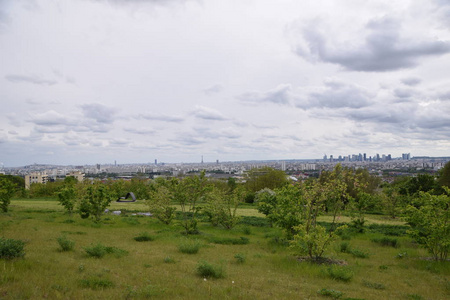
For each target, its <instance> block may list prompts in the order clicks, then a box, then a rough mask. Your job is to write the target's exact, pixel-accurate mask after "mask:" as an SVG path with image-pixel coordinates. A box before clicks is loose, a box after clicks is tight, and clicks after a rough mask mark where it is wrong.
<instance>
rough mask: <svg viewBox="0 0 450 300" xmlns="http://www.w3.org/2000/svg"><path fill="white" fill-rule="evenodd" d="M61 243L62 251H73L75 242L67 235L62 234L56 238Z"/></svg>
mask: <svg viewBox="0 0 450 300" xmlns="http://www.w3.org/2000/svg"><path fill="white" fill-rule="evenodd" d="M56 241H57V242H58V244H59V247H60V251H63V252H64V251H72V250H73V248H74V247H75V242H74V241H71V240H69V239H68V238H67V237H66V236H64V235H62V236H60V237H58V238H57V239H56Z"/></svg>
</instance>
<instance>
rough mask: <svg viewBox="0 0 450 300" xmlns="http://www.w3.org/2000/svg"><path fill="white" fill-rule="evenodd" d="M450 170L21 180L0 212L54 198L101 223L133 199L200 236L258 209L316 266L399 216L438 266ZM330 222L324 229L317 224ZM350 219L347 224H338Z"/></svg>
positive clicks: (13, 181)
mask: <svg viewBox="0 0 450 300" xmlns="http://www.w3.org/2000/svg"><path fill="white" fill-rule="evenodd" d="M449 188H450V163H447V164H446V165H445V167H444V168H443V169H442V170H441V172H440V173H439V174H438V175H437V176H433V175H429V174H419V175H417V176H416V177H405V178H399V179H398V180H396V181H394V182H393V183H381V180H380V178H379V177H377V176H373V175H371V174H369V172H368V171H367V170H365V169H356V170H355V169H351V168H345V167H342V166H341V165H340V164H338V165H336V166H335V168H334V169H333V170H332V171H322V172H321V174H320V176H319V178H312V179H308V180H305V181H299V182H292V181H290V180H288V179H287V177H286V175H285V173H284V172H283V171H280V170H275V169H272V168H268V167H265V168H259V169H253V170H250V171H249V172H248V173H247V174H246V177H245V180H244V182H237V181H236V179H235V178H232V177H230V178H229V179H228V180H227V181H221V180H212V179H209V178H208V177H207V176H206V174H205V173H204V172H201V173H200V174H198V175H192V176H187V177H184V178H178V177H173V178H156V179H154V180H146V179H142V178H133V179H132V180H130V181H125V180H106V181H99V180H95V181H89V180H85V181H84V182H78V181H77V180H76V179H75V178H73V177H67V178H66V179H65V180H64V181H60V182H50V183H47V184H45V185H44V184H32V185H31V189H30V190H29V191H24V189H23V179H22V180H20V177H19V178H18V176H10V175H2V176H0V208H1V209H2V211H3V212H7V211H8V207H9V205H10V202H11V198H12V197H13V196H14V195H16V196H28V197H42V196H56V197H57V198H58V201H59V202H60V204H61V205H62V206H63V207H64V208H65V210H66V211H67V213H69V214H73V213H75V212H77V213H79V215H80V216H81V217H82V218H89V217H92V219H93V220H94V221H96V222H99V221H100V220H101V216H102V214H103V213H104V211H105V209H106V208H107V207H108V206H109V204H110V202H111V201H112V200H115V199H118V198H120V197H121V196H124V195H125V194H126V193H128V192H133V193H134V194H135V195H136V197H137V198H138V199H141V200H143V201H145V203H146V204H147V205H148V207H149V210H150V211H151V213H152V214H153V215H154V216H155V217H156V218H157V219H158V220H160V221H161V222H163V223H165V224H167V225H169V224H171V223H172V221H173V220H174V218H175V215H176V213H177V209H179V210H180V212H178V214H179V215H180V220H179V224H180V225H181V226H182V227H183V229H184V231H185V233H186V234H195V233H197V232H198V226H197V225H198V222H199V215H202V216H206V218H207V219H208V220H209V222H211V224H213V225H214V226H222V227H223V228H226V229H231V228H233V227H234V226H235V225H236V224H237V223H238V222H239V220H240V218H239V216H238V215H237V208H238V206H239V205H240V204H242V203H253V205H255V206H256V207H257V209H258V210H259V211H260V212H261V213H263V214H264V215H265V216H266V218H267V219H268V220H269V221H270V222H271V224H272V225H273V226H277V227H280V228H281V229H282V230H283V232H284V236H285V239H286V241H288V243H289V244H290V247H291V248H292V249H293V250H294V251H296V252H298V253H302V254H307V255H308V256H310V257H311V258H312V259H319V258H321V257H322V256H323V254H324V252H325V251H326V249H327V247H328V246H329V245H330V244H331V243H332V241H333V240H334V239H336V236H337V235H338V234H339V232H340V231H342V230H345V229H346V228H347V227H351V228H352V230H355V231H357V232H364V230H365V227H366V220H365V216H366V215H367V214H368V213H377V214H384V215H386V216H389V217H391V218H399V217H402V218H403V219H404V220H405V221H407V223H408V224H409V225H410V227H411V230H410V234H411V236H412V237H413V238H414V239H415V240H416V241H417V242H419V243H420V244H421V245H424V246H425V247H426V248H427V249H428V250H429V251H430V253H431V254H432V255H433V257H434V258H435V259H446V258H447V255H448V250H449V249H450V222H449V205H450V190H449ZM321 215H328V216H330V217H331V221H330V224H328V226H326V227H325V226H324V225H323V224H321V223H320V222H318V217H319V216H321ZM342 215H347V216H350V218H351V222H350V223H348V224H342V222H340V221H339V220H340V219H339V218H340V216H342Z"/></svg>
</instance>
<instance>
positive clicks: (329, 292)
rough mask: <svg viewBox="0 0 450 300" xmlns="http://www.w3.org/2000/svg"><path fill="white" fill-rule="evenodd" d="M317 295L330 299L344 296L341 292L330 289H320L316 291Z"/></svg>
mask: <svg viewBox="0 0 450 300" xmlns="http://www.w3.org/2000/svg"><path fill="white" fill-rule="evenodd" d="M317 293H318V294H320V295H322V296H326V297H331V298H333V299H339V298H341V297H342V295H344V293H342V292H341V291H336V290H332V289H321V290H318V291H317Z"/></svg>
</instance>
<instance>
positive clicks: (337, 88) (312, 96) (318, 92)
mask: <svg viewBox="0 0 450 300" xmlns="http://www.w3.org/2000/svg"><path fill="white" fill-rule="evenodd" d="M372 97H373V96H372V94H371V93H370V92H369V91H367V90H366V89H365V88H363V87H361V86H358V85H356V84H353V83H346V82H344V81H341V80H338V79H328V80H326V81H325V82H324V86H322V87H319V88H316V89H315V90H314V91H309V92H307V93H306V95H303V96H299V97H298V98H299V100H298V101H297V102H296V106H297V107H299V108H302V109H308V108H314V107H317V108H345V107H349V108H361V107H366V106H369V105H371V98H372Z"/></svg>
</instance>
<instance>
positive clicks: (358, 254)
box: [350, 249, 369, 258]
mask: <svg viewBox="0 0 450 300" xmlns="http://www.w3.org/2000/svg"><path fill="white" fill-rule="evenodd" d="M350 254H352V255H353V256H354V257H358V258H368V257H369V253H367V252H366V251H363V250H359V249H351V250H350Z"/></svg>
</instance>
